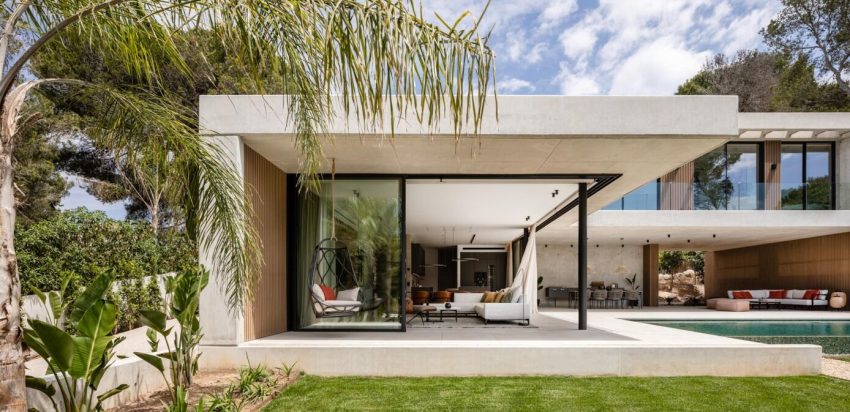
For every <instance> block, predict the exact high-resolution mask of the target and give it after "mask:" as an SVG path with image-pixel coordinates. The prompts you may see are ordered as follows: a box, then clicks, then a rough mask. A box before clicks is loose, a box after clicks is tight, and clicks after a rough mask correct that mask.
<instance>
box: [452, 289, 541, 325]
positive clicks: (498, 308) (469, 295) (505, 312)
mask: <svg viewBox="0 0 850 412" xmlns="http://www.w3.org/2000/svg"><path fill="white" fill-rule="evenodd" d="M483 297H484V294H483V293H478V292H455V293H454V297H453V298H452V302H451V306H452V307H451V309H455V310H457V313H458V314H474V315H478V316H479V317H481V318H482V319H484V323H487V322H489V321H504V320H523V321H525V322H526V323H529V322H530V317H531V316H530V315H531V308H529V306H528V304H527V303H526V302H525V300H524V299H523V296H522V293H516V294H512V295H511V302H509V303H508V302H506V303H501V302H499V303H496V302H494V303H482V302H481V299H482V298H483ZM442 306H443V307H445V304H443V305H442Z"/></svg>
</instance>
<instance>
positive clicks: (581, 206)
mask: <svg viewBox="0 0 850 412" xmlns="http://www.w3.org/2000/svg"><path fill="white" fill-rule="evenodd" d="M578 329H579V330H587V183H579V184H578Z"/></svg>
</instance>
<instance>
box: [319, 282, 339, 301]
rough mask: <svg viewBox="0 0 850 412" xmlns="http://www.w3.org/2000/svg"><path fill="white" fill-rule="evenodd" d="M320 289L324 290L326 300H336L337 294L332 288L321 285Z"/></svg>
mask: <svg viewBox="0 0 850 412" xmlns="http://www.w3.org/2000/svg"><path fill="white" fill-rule="evenodd" d="M319 287H320V288H322V294H323V295H324V296H325V300H336V292H334V290H333V289H331V287H330V286H325V285H319Z"/></svg>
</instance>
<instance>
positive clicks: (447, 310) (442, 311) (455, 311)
mask: <svg viewBox="0 0 850 412" xmlns="http://www.w3.org/2000/svg"><path fill="white" fill-rule="evenodd" d="M446 313H448V314H451V315H452V317H453V318H455V323H457V309H440V322H442V321H443V314H446Z"/></svg>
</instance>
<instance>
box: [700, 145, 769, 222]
mask: <svg viewBox="0 0 850 412" xmlns="http://www.w3.org/2000/svg"><path fill="white" fill-rule="evenodd" d="M759 164H760V159H759V145H758V144H757V143H730V144H727V145H725V146H723V147H719V148H717V149H715V150H712V151H711V152H708V153H706V154H705V155H703V156H701V157H700V158H698V159H697V160H695V161H694V208H695V209H697V210H757V209H760V203H761V202H760V195H759V194H760V192H761V191H760V190H759V187H760V183H759Z"/></svg>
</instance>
